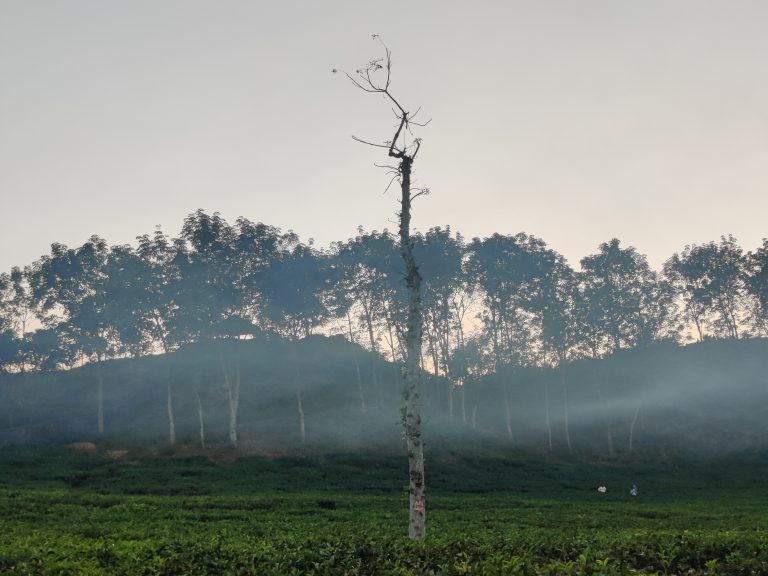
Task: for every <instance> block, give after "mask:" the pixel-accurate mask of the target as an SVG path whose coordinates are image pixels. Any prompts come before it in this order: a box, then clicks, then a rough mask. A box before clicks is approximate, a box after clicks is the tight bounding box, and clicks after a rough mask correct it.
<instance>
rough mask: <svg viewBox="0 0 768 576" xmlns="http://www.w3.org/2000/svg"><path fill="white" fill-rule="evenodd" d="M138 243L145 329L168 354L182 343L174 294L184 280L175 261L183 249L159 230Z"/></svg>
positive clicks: (157, 346)
mask: <svg viewBox="0 0 768 576" xmlns="http://www.w3.org/2000/svg"><path fill="white" fill-rule="evenodd" d="M137 240H138V246H137V248H136V255H137V256H138V257H139V258H140V260H141V264H140V277H141V279H142V282H143V284H144V294H143V298H142V300H141V302H140V303H139V306H140V310H141V312H140V315H141V317H142V326H143V328H144V329H145V330H146V337H147V339H148V340H149V342H150V345H151V346H152V347H153V348H154V349H158V348H159V351H161V352H163V353H165V354H168V353H169V352H171V351H172V350H174V349H176V347H177V346H178V344H179V342H178V341H177V340H176V339H175V338H174V334H173V332H172V328H171V327H172V326H173V325H174V317H175V315H176V313H177V311H178V303H177V302H176V299H175V298H174V291H175V289H177V287H178V284H179V283H180V282H181V277H180V272H179V269H178V266H177V265H176V263H175V262H174V259H175V257H176V256H177V255H178V251H179V249H180V248H179V247H178V245H175V244H174V242H173V240H171V238H169V237H168V235H166V234H165V233H164V232H163V231H162V230H161V229H160V228H159V227H158V228H157V229H156V230H155V232H154V233H153V234H152V235H151V236H150V235H149V234H143V235H141V236H139V237H138V238H137Z"/></svg>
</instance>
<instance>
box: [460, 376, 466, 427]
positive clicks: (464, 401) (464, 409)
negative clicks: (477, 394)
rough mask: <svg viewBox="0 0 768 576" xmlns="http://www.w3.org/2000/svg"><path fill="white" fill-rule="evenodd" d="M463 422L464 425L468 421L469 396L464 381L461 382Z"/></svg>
mask: <svg viewBox="0 0 768 576" xmlns="http://www.w3.org/2000/svg"><path fill="white" fill-rule="evenodd" d="M461 423H462V424H464V425H466V423H467V398H466V390H465V388H464V382H462V383H461Z"/></svg>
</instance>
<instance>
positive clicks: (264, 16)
mask: <svg viewBox="0 0 768 576" xmlns="http://www.w3.org/2000/svg"><path fill="white" fill-rule="evenodd" d="M766 30H768V2H764V1H761V0H752V1H747V0H722V1H706V0H642V1H641V0H634V1H630V0H578V1H576V0H568V1H566V0H560V1H554V0H553V1H548V0H529V1H502V0H498V1H482V0H475V1H473V2H458V1H447V0H419V1H414V0H409V1H400V0H390V1H388V2H368V1H361V0H349V1H341V0H334V1H321V2H320V1H310V0H307V1H304V2H298V1H281V2H266V1H264V2H262V1H257V0H251V1H245V0H216V1H214V0H206V1H202V0H130V1H117V0H0V210H1V212H0V214H1V215H2V217H1V218H0V271H8V270H9V269H10V268H11V266H14V265H25V264H29V263H31V262H32V261H34V260H36V259H37V258H39V257H40V256H41V255H42V254H46V253H48V252H49V250H50V244H51V243H52V242H60V243H64V244H67V245H68V246H71V247H74V246H78V245H80V244H82V243H83V242H84V241H85V240H86V239H87V238H88V237H89V236H91V235H93V234H98V235H100V236H103V237H105V238H106V239H107V241H108V242H109V243H110V244H122V243H134V244H135V237H136V236H137V235H139V234H144V233H151V232H152V231H153V230H154V228H155V226H156V225H161V226H162V228H163V230H165V231H166V232H167V233H169V234H171V235H177V234H178V232H179V230H180V228H181V223H182V220H183V218H184V217H185V216H186V215H187V214H189V213H191V212H194V211H195V210H196V209H198V208H203V209H205V210H206V211H208V212H214V211H219V212H221V214H222V215H223V216H224V217H225V218H226V219H227V220H229V221H230V222H234V220H235V219H236V218H237V217H238V216H244V217H246V218H249V219H250V220H253V221H256V222H258V221H261V222H265V223H267V224H271V225H275V226H279V227H280V228H282V229H284V230H288V229H292V230H294V231H296V232H297V233H299V234H300V235H301V237H302V238H303V239H304V240H307V239H309V238H314V239H315V242H316V245H318V246H321V247H325V246H327V245H328V244H329V243H330V242H331V241H335V240H345V239H347V238H349V237H352V236H354V235H355V234H356V230H357V226H358V225H362V226H364V227H365V228H366V229H368V230H371V229H376V230H381V229H383V228H385V227H388V228H390V229H395V228H396V226H395V219H396V216H395V212H396V210H397V204H396V200H397V196H396V194H395V192H394V190H392V191H390V192H389V193H387V194H384V193H383V191H384V187H385V186H386V184H387V181H388V178H387V176H386V175H385V174H384V172H383V171H381V170H379V169H377V168H375V167H374V166H373V164H374V163H375V162H383V161H385V160H386V157H385V156H384V155H383V154H382V152H383V151H381V150H378V149H374V148H369V147H366V146H362V145H359V144H357V143H355V142H353V141H352V140H351V138H350V135H352V134H355V135H357V136H360V137H362V138H366V139H370V140H386V139H389V138H391V136H392V129H391V126H392V121H393V120H392V115H391V112H390V110H389V107H388V106H387V105H386V102H385V101H383V100H381V99H380V98H378V97H375V96H371V95H368V94H364V93H362V92H359V91H357V90H355V89H354V88H353V87H352V86H351V85H350V84H349V83H348V82H345V81H344V78H343V77H342V76H340V75H338V74H337V75H334V74H332V73H331V69H332V68H342V69H348V70H354V69H355V68H356V67H358V66H361V65H363V64H364V63H365V62H367V61H368V60H369V59H371V58H374V57H379V56H380V55H381V50H380V46H379V45H378V44H376V43H375V42H374V41H372V40H371V34H373V33H377V34H380V35H381V36H382V37H383V38H384V40H385V41H386V42H387V44H388V45H389V46H390V48H391V49H392V53H393V86H392V90H393V92H394V93H395V94H396V95H397V96H398V98H399V99H400V100H401V101H402V102H403V104H404V105H405V106H406V107H407V108H408V109H410V110H413V109H415V108H417V107H418V106H422V107H423V110H424V111H425V113H426V115H427V116H428V117H431V118H432V123H431V124H430V125H429V126H428V127H426V128H425V129H423V130H421V131H420V133H419V135H420V136H422V137H423V142H424V143H423V147H422V150H421V152H420V153H419V157H418V159H417V162H416V165H415V170H416V176H417V178H418V179H419V184H420V185H422V186H427V187H429V188H430V189H431V191H432V194H431V195H430V196H428V197H425V198H420V199H419V200H417V202H416V204H415V207H414V211H415V215H414V225H415V226H416V227H417V228H418V229H419V230H421V231H426V230H427V229H428V228H430V227H432V226H438V225H439V226H445V225H450V226H451V227H452V228H453V229H454V230H458V231H460V232H461V233H462V234H463V235H464V236H465V237H467V238H471V237H474V236H480V237H483V236H487V235H490V234H492V233H494V232H499V233H505V234H506V233H510V234H514V233H517V232H520V231H524V232H527V233H529V234H533V235H536V236H538V237H540V238H542V239H543V240H545V241H546V242H547V243H548V244H549V245H550V246H551V247H552V248H554V249H555V250H557V251H559V252H560V253H562V254H563V255H564V256H565V257H566V258H568V260H569V261H570V262H571V263H572V264H573V265H574V266H577V265H578V260H579V259H580V258H581V257H583V256H585V255H587V254H590V253H594V252H595V251H596V249H597V246H598V244H600V243H601V242H605V241H607V240H609V239H611V238H613V237H618V238H619V239H621V240H622V243H623V244H624V245H632V246H635V247H636V248H637V249H638V250H639V251H640V252H641V253H643V254H646V255H647V256H648V258H649V260H650V262H651V264H652V265H653V266H654V267H656V268H658V267H659V266H660V265H661V263H662V262H663V261H664V260H665V259H666V258H668V257H669V256H671V255H672V253H673V252H676V251H679V250H681V249H682V248H683V247H684V246H685V245H686V244H690V243H703V242H707V241H710V240H717V239H718V238H719V236H720V235H722V234H729V233H730V234H733V235H734V236H736V238H737V239H738V240H739V242H740V244H741V245H742V246H743V247H744V248H745V249H747V250H751V249H754V248H755V247H757V246H758V245H759V244H760V243H761V239H762V238H763V237H765V236H768V217H766V214H768V194H766V188H767V187H768V73H766V62H768V34H767V33H766Z"/></svg>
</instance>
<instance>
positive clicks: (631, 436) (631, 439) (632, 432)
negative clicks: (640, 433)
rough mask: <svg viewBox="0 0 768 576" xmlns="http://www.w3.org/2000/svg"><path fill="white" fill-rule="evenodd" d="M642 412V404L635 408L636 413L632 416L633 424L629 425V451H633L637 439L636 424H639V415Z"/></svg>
mask: <svg viewBox="0 0 768 576" xmlns="http://www.w3.org/2000/svg"><path fill="white" fill-rule="evenodd" d="M639 414H640V406H638V407H637V408H636V409H635V415H634V416H633V417H632V424H631V425H630V426H629V452H630V454H631V453H632V447H633V443H634V439H635V424H637V417H638V415H639Z"/></svg>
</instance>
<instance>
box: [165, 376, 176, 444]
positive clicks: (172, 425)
mask: <svg viewBox="0 0 768 576" xmlns="http://www.w3.org/2000/svg"><path fill="white" fill-rule="evenodd" d="M166 392H167V394H166V402H165V409H166V411H167V412H168V442H169V443H170V445H171V446H175V445H176V420H175V418H174V417H173V394H172V391H171V380H170V379H168V380H167V382H166Z"/></svg>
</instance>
